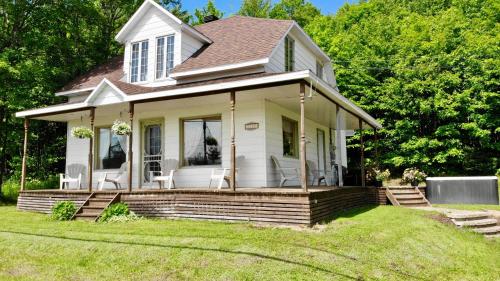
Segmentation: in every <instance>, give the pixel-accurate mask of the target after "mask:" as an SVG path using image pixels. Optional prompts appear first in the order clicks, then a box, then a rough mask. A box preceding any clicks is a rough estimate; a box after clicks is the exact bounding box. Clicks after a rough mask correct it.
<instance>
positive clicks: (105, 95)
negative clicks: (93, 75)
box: [84, 78, 127, 106]
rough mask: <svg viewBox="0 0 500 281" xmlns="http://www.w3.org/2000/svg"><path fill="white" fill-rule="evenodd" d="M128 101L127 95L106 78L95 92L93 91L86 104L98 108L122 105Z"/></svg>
mask: <svg viewBox="0 0 500 281" xmlns="http://www.w3.org/2000/svg"><path fill="white" fill-rule="evenodd" d="M126 99H127V95H126V94H125V93H124V92H123V91H122V90H120V89H119V88H118V87H116V86H115V85H114V84H113V83H111V82H110V81H109V80H108V79H106V78H105V79H104V80H102V82H101V83H99V85H98V86H97V87H96V88H95V89H94V91H92V93H91V94H90V95H89V96H88V97H87V99H86V100H85V102H84V103H85V104H87V105H89V106H98V105H106V104H115V103H121V102H124V101H126Z"/></svg>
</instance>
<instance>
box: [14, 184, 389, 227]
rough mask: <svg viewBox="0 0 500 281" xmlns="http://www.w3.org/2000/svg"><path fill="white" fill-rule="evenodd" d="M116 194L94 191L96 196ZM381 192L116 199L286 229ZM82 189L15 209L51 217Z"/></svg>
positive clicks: (168, 213)
mask: <svg viewBox="0 0 500 281" xmlns="http://www.w3.org/2000/svg"><path fill="white" fill-rule="evenodd" d="M107 192H115V193H116V191H115V190H109V191H99V193H107ZM381 192H382V193H383V192H384V190H380V189H377V188H371V187H365V188H362V187H342V188H327V187H311V188H310V189H309V191H308V192H303V191H302V189H300V188H238V189H237V190H236V191H231V190H228V189H222V190H217V189H206V188H189V189H187V188H180V189H172V190H165V189H162V190H158V189H142V190H139V189H134V191H132V192H126V191H122V193H121V196H120V197H121V201H122V202H125V203H127V204H128V205H129V207H130V209H131V210H132V211H134V212H135V213H136V214H138V215H142V216H146V217H157V218H190V219H209V220H227V221H249V222H262V223H273V224H288V225H290V224H291V225H307V226H310V225H313V224H315V223H318V222H321V221H324V220H327V219H329V218H331V217H332V216H334V215H335V214H336V213H337V212H339V211H342V210H346V209H350V208H355V207H361V206H365V205H374V204H380V203H384V202H381V201H383V199H382V200H381V199H380V198H383V197H382V196H380V193H381ZM90 194H91V193H89V192H88V191H81V190H63V191H61V190H37V191H23V192H21V193H20V196H19V199H18V204H17V208H18V209H19V210H24V211H35V212H42V213H50V209H51V207H52V206H53V205H54V203H55V202H57V201H64V200H69V201H73V202H75V203H76V204H77V205H78V206H80V205H82V204H83V202H85V200H86V199H87V198H88V197H89V196H90Z"/></svg>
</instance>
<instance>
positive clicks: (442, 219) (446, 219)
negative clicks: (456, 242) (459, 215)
mask: <svg viewBox="0 0 500 281" xmlns="http://www.w3.org/2000/svg"><path fill="white" fill-rule="evenodd" d="M425 217H426V218H429V219H432V220H435V221H438V222H440V223H442V224H447V225H453V226H454V224H453V222H452V221H451V219H450V218H449V217H447V216H445V215H443V214H435V213H434V214H425Z"/></svg>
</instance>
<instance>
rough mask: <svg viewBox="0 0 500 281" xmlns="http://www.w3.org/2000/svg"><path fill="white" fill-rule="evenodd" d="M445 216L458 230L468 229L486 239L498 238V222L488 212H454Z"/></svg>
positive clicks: (499, 232) (499, 234)
mask: <svg viewBox="0 0 500 281" xmlns="http://www.w3.org/2000/svg"><path fill="white" fill-rule="evenodd" d="M447 216H448V218H450V219H451V221H452V222H453V223H454V224H455V225H456V226H457V227H459V228H470V229H472V230H473V231H474V232H477V233H480V234H483V235H484V236H486V237H488V238H498V237H500V222H499V221H498V220H497V219H496V218H495V217H493V216H491V215H490V214H489V213H488V212H454V213H449V214H447Z"/></svg>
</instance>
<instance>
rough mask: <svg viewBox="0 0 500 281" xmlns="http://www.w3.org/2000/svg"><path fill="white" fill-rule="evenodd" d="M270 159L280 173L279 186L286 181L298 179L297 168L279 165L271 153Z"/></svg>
mask: <svg viewBox="0 0 500 281" xmlns="http://www.w3.org/2000/svg"><path fill="white" fill-rule="evenodd" d="M271 160H272V161H273V163H274V167H275V168H276V170H278V172H279V173H280V176H281V180H280V187H283V185H284V184H285V182H286V181H290V180H298V179H299V169H297V168H284V167H281V165H280V162H279V161H278V159H277V158H276V157H275V156H273V155H271Z"/></svg>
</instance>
